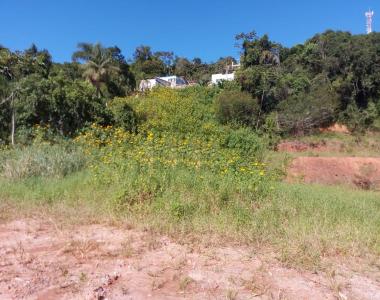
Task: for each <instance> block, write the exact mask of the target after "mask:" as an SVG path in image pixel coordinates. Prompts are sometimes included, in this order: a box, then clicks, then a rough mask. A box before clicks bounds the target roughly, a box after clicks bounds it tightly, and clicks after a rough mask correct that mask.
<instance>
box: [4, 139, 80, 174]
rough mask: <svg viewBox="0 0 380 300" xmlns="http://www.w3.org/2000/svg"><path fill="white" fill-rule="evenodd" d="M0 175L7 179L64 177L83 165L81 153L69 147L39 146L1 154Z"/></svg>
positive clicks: (75, 148) (77, 149)
mask: <svg viewBox="0 0 380 300" xmlns="http://www.w3.org/2000/svg"><path fill="white" fill-rule="evenodd" d="M0 159H1V160H0V171H1V175H2V176H4V177H6V178H9V179H22V178H28V177H33V176H38V177H64V176H66V175H68V174H70V173H73V172H76V171H79V170H80V169H82V168H83V167H84V165H85V157H84V154H83V152H82V151H81V150H80V149H79V148H77V147H73V146H70V145H50V144H41V145H33V146H29V147H25V148H18V149H11V150H8V151H5V152H3V154H2V157H1V158H0Z"/></svg>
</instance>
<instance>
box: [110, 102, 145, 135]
mask: <svg viewBox="0 0 380 300" xmlns="http://www.w3.org/2000/svg"><path fill="white" fill-rule="evenodd" d="M110 108H111V111H112V113H113V117H114V120H115V125H116V126H118V127H122V128H124V129H125V130H127V131H129V132H136V131H137V125H138V121H139V120H138V117H137V114H136V113H135V111H134V110H133V109H132V107H131V106H130V105H128V103H127V102H126V101H125V99H124V98H115V99H114V100H113V101H112V102H111V105H110Z"/></svg>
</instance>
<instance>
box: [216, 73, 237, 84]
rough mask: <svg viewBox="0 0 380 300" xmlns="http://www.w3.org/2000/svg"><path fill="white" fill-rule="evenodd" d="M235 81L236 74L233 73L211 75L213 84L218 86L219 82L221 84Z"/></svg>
mask: <svg viewBox="0 0 380 300" xmlns="http://www.w3.org/2000/svg"><path fill="white" fill-rule="evenodd" d="M234 79H235V73H231V74H212V75H211V83H212V84H218V82H221V81H223V80H226V81H232V80H234Z"/></svg>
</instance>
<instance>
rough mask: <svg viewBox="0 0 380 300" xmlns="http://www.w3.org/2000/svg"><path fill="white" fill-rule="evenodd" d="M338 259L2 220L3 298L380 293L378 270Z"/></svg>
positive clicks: (103, 227)
mask: <svg viewBox="0 0 380 300" xmlns="http://www.w3.org/2000/svg"><path fill="white" fill-rule="evenodd" d="M352 264H354V261H352ZM334 266H335V267H334V275H333V276H332V275H331V274H329V275H328V274H325V273H317V272H306V271H300V270H295V269H291V268H288V267H285V266H283V265H281V264H280V263H279V262H278V261H277V260H276V259H275V258H274V255H272V254H269V255H268V254H263V253H261V254H259V253H258V252H257V251H254V249H252V248H247V247H241V246H237V247H233V246H224V247H216V246H210V245H208V246H204V245H203V246H202V245H196V246H194V245H191V244H187V245H182V244H178V243H176V242H174V241H172V240H171V239H169V238H168V237H164V236H156V235H154V234H153V233H150V232H146V231H145V232H141V231H137V230H133V229H131V228H120V227H111V226H106V225H87V226H77V227H75V228H73V229H71V230H70V229H68V228H65V229H62V228H59V226H57V225H56V224H55V223H54V222H53V221H41V220H35V219H23V220H16V221H12V222H9V223H5V224H2V225H0V299H2V300H5V299H37V300H38V299H39V300H49V299H54V300H56V299H98V300H100V299H380V285H379V280H380V279H379V278H378V273H376V272H375V273H374V271H368V270H367V269H360V268H359V267H358V266H359V264H356V265H355V266H354V265H352V268H355V270H353V269H351V267H350V268H349V267H348V266H345V265H342V264H340V263H335V264H334ZM359 270H360V271H359Z"/></svg>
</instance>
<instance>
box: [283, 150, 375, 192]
mask: <svg viewBox="0 0 380 300" xmlns="http://www.w3.org/2000/svg"><path fill="white" fill-rule="evenodd" d="M287 180H288V181H290V182H293V181H302V182H305V183H318V184H347V185H353V186H357V187H359V188H362V189H373V190H378V189H380V158H371V157H297V158H295V159H294V160H293V162H292V163H291V165H290V167H289V169H288V176H287Z"/></svg>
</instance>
